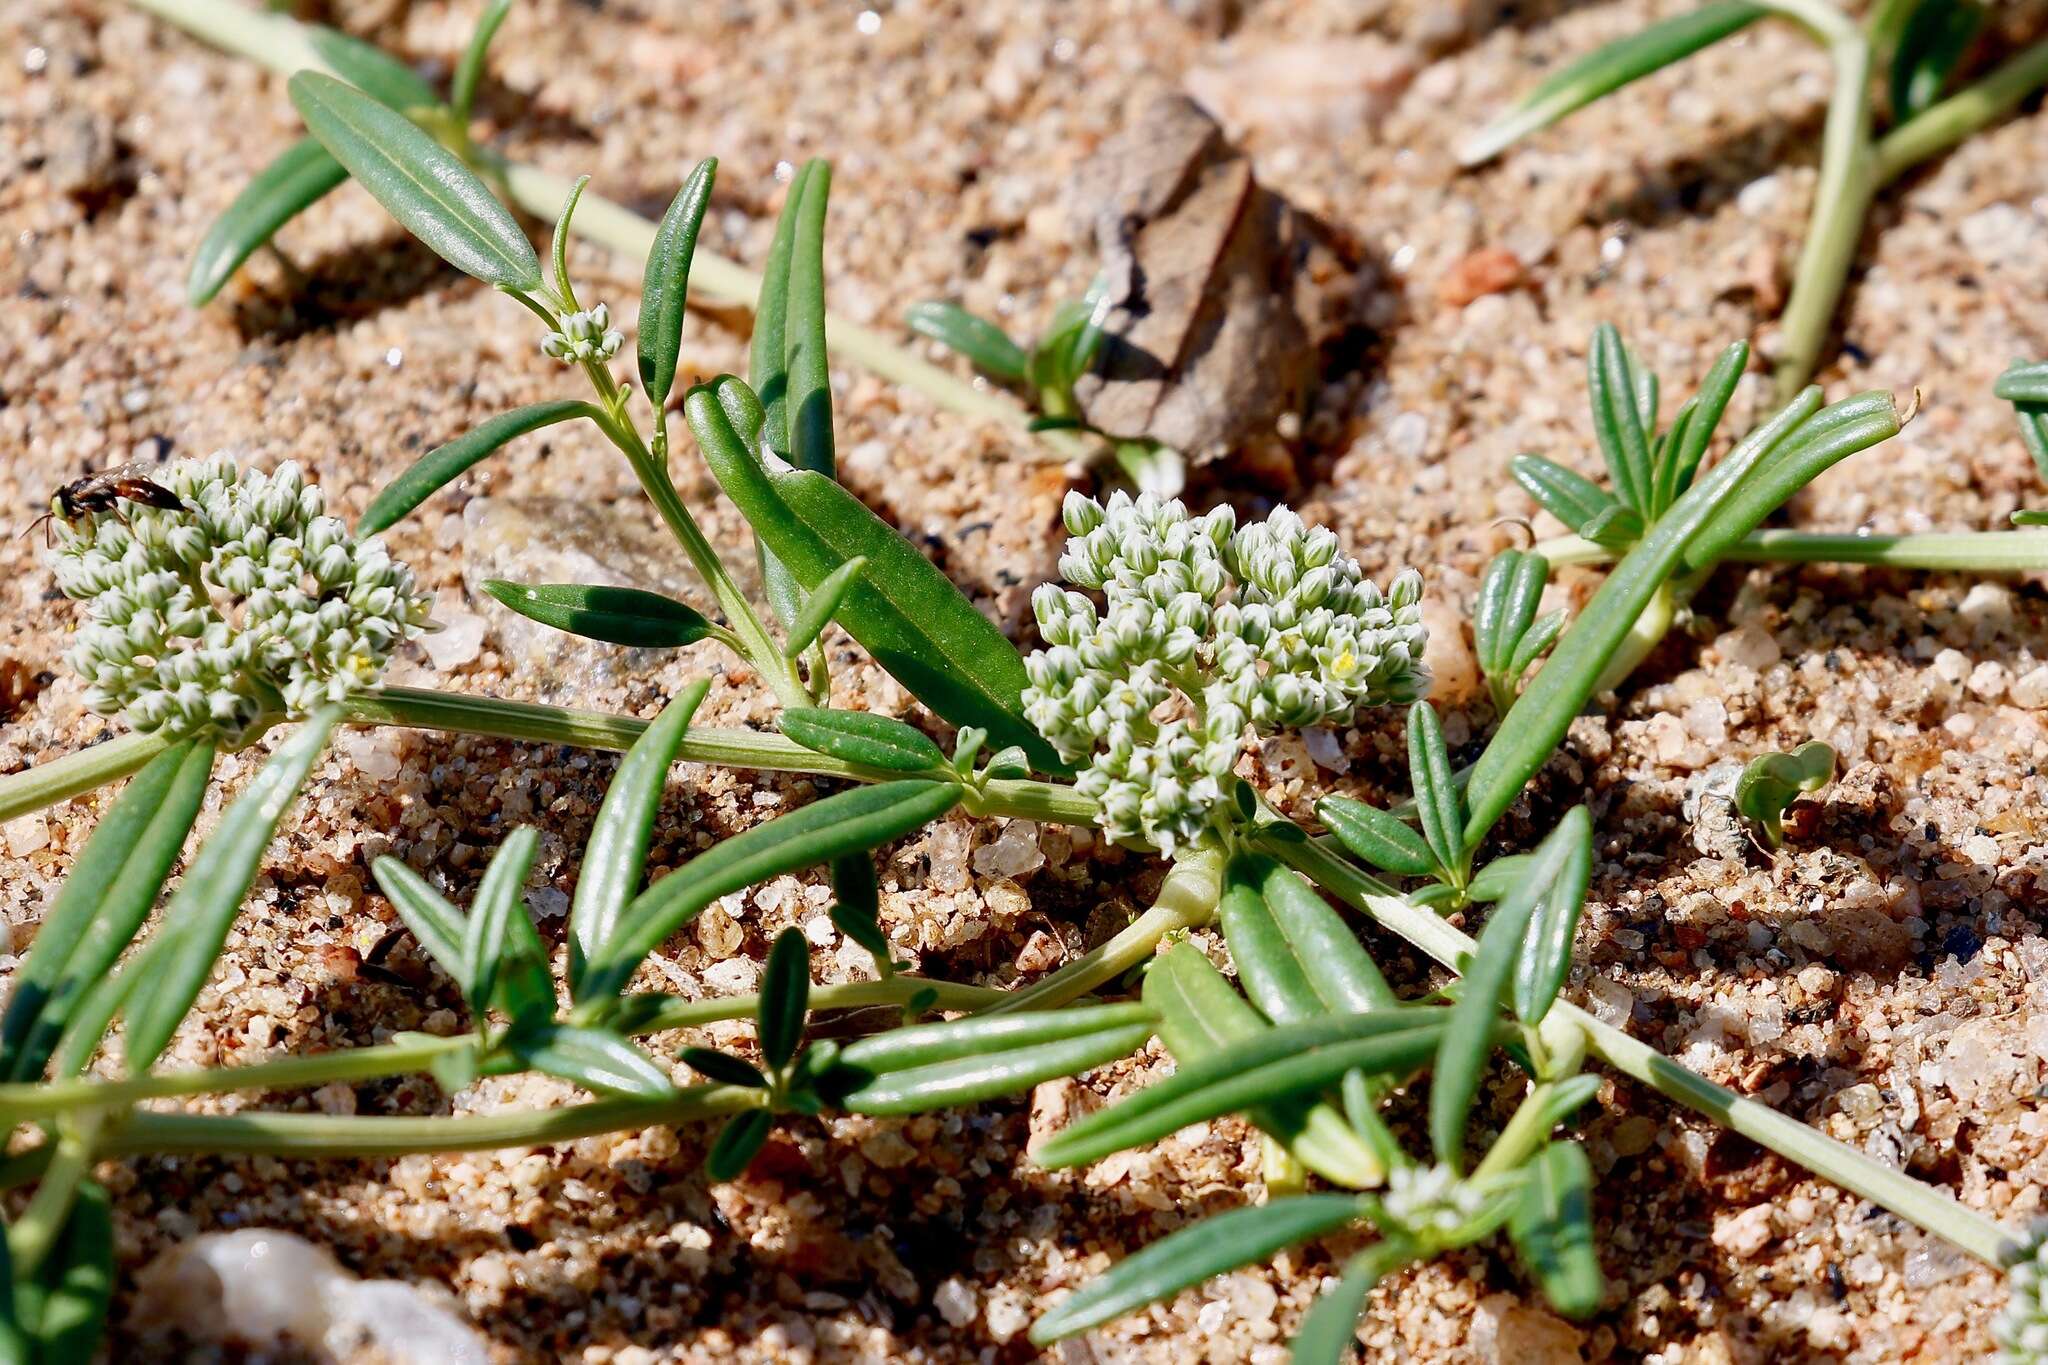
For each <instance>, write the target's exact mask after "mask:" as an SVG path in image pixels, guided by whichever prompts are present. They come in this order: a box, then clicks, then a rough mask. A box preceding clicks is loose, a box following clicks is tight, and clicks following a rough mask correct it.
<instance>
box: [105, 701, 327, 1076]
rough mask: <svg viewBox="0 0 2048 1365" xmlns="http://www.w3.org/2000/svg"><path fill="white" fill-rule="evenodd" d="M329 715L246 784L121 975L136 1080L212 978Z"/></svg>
mask: <svg viewBox="0 0 2048 1365" xmlns="http://www.w3.org/2000/svg"><path fill="white" fill-rule="evenodd" d="M336 714H337V713H336V711H335V710H334V708H332V707H324V708H322V709H321V710H320V711H318V712H316V713H315V714H314V715H313V716H311V717H310V718H308V719H307V720H306V721H305V722H304V723H303V724H302V725H300V726H299V728H298V729H297V730H296V731H295V732H294V733H293V734H292V735H291V737H290V738H288V739H286V740H285V742H284V743H283V744H281V745H279V746H278V748H277V752H276V753H274V754H272V755H271V756H270V761H269V762H267V763H265V764H264V765H263V767H262V769H261V770H260V771H259V772H258V773H257V774H256V776H255V777H253V778H251V779H250V780H249V785H248V786H247V787H245V788H243V790H242V794H241V795H240V796H238V797H236V798H235V802H234V804H233V805H232V806H229V807H228V809H227V811H226V812H225V813H224V814H223V815H222V816H221V818H220V824H219V825H218V826H216V827H215V828H214V831H213V834H212V836H211V837H209V838H208V839H207V840H206V842H205V843H204V844H202V845H200V848H199V852H198V853H197V854H195V855H194V856H193V859H192V864H191V866H190V867H188V868H187V869H186V871H185V879H184V880H183V881H182V882H180V883H179V884H178V889H177V891H176V892H175V893H174V894H173V895H172V896H171V901H170V904H169V905H167V906H166V907H165V908H164V920H163V927H162V928H160V929H159V930H158V931H157V933H156V937H155V938H153V939H152V940H150V944H149V947H148V948H146V949H144V950H143V954H142V956H141V957H139V958H137V959H136V960H135V962H134V963H133V964H132V965H130V967H129V968H128V970H127V972H125V973H123V975H124V976H129V977H131V978H132V980H133V982H134V984H133V986H131V988H130V990H131V994H130V995H129V997H128V1001H127V1005H126V1014H127V1020H128V1027H127V1035H126V1038H125V1039H124V1050H125V1052H126V1055H127V1059H128V1069H129V1071H130V1072H132V1073H134V1074H135V1075H138V1076H139V1075H141V1074H143V1073H144V1072H146V1071H148V1070H149V1069H150V1068H151V1067H152V1066H154V1065H156V1060H157V1058H158V1057H160V1056H162V1055H163V1050H164V1048H165V1046H166V1045H167V1044H169V1042H170V1041H171V1034H172V1033H174V1032H176V1031H177V1027H178V1021H179V1020H181V1019H183V1018H184V1017H185V1013H186V1011H188V1010H190V1009H191V1008H192V1002H193V1001H194V1000H195V999H197V998H198V996H199V991H200V988H201V987H202V986H204V985H205V984H206V979H207V977H209V976H210V975H212V974H213V964H214V962H215V961H216V960H217V959H218V958H219V957H220V951H221V948H222V946H223V945H224V944H226V942H227V937H228V930H229V928H230V927H231V926H232V925H233V924H234V922H235V915H236V913H237V912H238V911H239V910H240V909H241V906H242V897H243V896H245V895H247V894H248V892H249V883H251V882H253V881H255V880H256V870H257V868H258V867H259V866H261V864H262V862H263V851H264V850H265V849H267V848H268V847H270V840H271V837H272V836H273V835H274V834H276V832H277V822H278V819H279V818H280V817H281V816H283V814H284V811H285V807H286V806H288V805H290V804H291V801H292V798H293V797H294V796H296V795H297V794H298V790H299V786H300V784H302V783H303V782H304V781H305V780H306V774H307V773H308V772H310V771H311V770H312V767H313V764H314V763H315V762H316V761H317V760H318V759H319V757H320V755H321V753H322V752H323V751H324V750H325V749H326V747H327V736H328V734H329V732H331V731H332V730H333V729H334V721H335V717H336Z"/></svg>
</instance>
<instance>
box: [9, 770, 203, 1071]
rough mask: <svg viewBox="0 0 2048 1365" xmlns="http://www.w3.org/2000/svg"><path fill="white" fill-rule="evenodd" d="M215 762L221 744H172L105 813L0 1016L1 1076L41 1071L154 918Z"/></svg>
mask: <svg viewBox="0 0 2048 1365" xmlns="http://www.w3.org/2000/svg"><path fill="white" fill-rule="evenodd" d="M212 771H213V746H212V745H210V744H204V743H199V742H197V741H190V740H188V741H186V742H185V743H182V744H176V745H173V746H172V747H171V748H169V749H166V750H164V751H163V752H162V753H160V754H158V755H157V756H156V757H155V758H153V759H151V760H150V762H149V764H148V765H147V766H146V767H144V768H143V769H142V771H141V772H139V773H137V774H136V775H135V776H134V777H133V778H132V779H131V780H130V781H129V783H128V786H127V789H126V790H124V791H123V792H122V793H121V796H120V798H119V799H118V800H117V801H115V802H114V804H113V806H112V807H111V808H110V809H109V810H108V811H107V813H106V814H105V815H104V816H102V817H101V818H100V821H99V824H98V825H97V826H96V827H95V828H94V830H93V832H92V838H91V839H89V840H87V841H86V845H85V851H84V852H83V853H81V854H79V855H78V859H77V861H76V862H74V863H73V864H72V867H71V873H70V875H69V876H68V877H66V878H65V879H64V887H63V889H62V890H61V891H59V892H58V893H57V900H56V903H55V904H53V905H52V906H51V907H50V908H49V910H48V911H47V912H46V913H45V914H44V916H43V923H42V927H41V928H40V929H39V930H37V932H36V939H35V945H34V948H33V949H32V950H31V951H30V953H29V955H28V960H27V961H26V962H25V963H24V964H23V965H22V967H21V970H20V971H19V972H18V973H16V975H15V978H14V990H13V992H12V993H11V994H10V995H9V996H8V998H7V1012H6V1014H5V1016H4V1017H0V1077H4V1078H5V1079H7V1080H10V1081H32V1080H36V1079H38V1078H40V1077H41V1076H42V1074H43V1068H44V1066H45V1064H46V1063H48V1061H49V1060H50V1054H51V1052H52V1050H53V1049H54V1048H55V1047H56V1046H57V1041H58V1039H60V1038H61V1037H63V1034H64V1030H65V1027H66V1026H67V1025H68V1024H69V1023H70V1022H71V1019H72V1017H73V1015H74V1014H75V1013H76V1012H77V1008H78V1005H79V1002H80V1001H81V1000H83V999H84V998H85V996H86V994H87V993H88V992H90V991H91V990H92V988H93V987H94V986H96V985H97V984H98V983H99V982H100V981H101V980H102V979H103V978H104V977H105V976H106V974H107V973H108V972H109V971H111V970H112V969H113V966H114V963H115V962H116V961H117V960H118V959H119V958H120V956H121V953H122V951H123V950H124V949H125V948H127V946H128V945H129V943H131V942H132V941H133V940H134V938H135V935H136V934H137V933H138V932H139V931H140V930H141V928H142V924H143V921H144V920H146V919H148V918H149V911H150V907H151V906H153V905H155V904H156V900H157V896H158V895H159V894H160V893H161V892H162V890H163V885H164V880H165V879H166V878H167V877H168V876H169V875H170V871H171V866H172V864H173V863H175V862H176V861H177V858H178V852H179V850H180V849H182V848H183V847H184V846H185V838H186V836H187V835H188V834H189V833H191V830H192V822H193V820H194V819H196V818H197V817H198V815H199V805H200V802H201V801H202V800H204V799H205V796H206V783H207V779H208V778H209V777H210V776H211V774H212Z"/></svg>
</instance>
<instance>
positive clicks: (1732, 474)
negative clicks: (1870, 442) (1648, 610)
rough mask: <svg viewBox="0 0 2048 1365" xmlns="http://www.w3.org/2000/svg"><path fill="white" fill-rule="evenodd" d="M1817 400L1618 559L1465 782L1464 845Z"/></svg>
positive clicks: (1545, 755) (1503, 803)
mask: <svg viewBox="0 0 2048 1365" xmlns="http://www.w3.org/2000/svg"><path fill="white" fill-rule="evenodd" d="M1819 403H1820V391H1819V390H1818V389H1817V388H1814V389H1809V390H1807V392H1806V393H1805V394H1802V395H1801V396H1800V397H1799V398H1798V399H1796V400H1794V402H1793V403H1791V404H1790V405H1789V406H1788V407H1787V408H1786V409H1785V410H1784V411H1783V412H1781V413H1780V414H1778V416H1777V417H1775V418H1773V419H1772V420H1771V421H1770V422H1767V423H1765V424H1764V425H1763V426H1762V427H1760V428H1758V429H1757V430H1756V431H1755V432H1753V433H1751V434H1750V435H1749V436H1748V437H1745V438H1744V439H1743V440H1742V441H1741V442H1740V443H1739V444H1738V445H1737V446H1736V447H1735V449H1734V450H1732V451H1730V452H1729V454H1728V456H1727V457H1726V458H1725V459H1723V460H1721V461H1720V462H1719V463H1718V464H1716V465H1715V466H1714V468H1713V469H1712V470H1711V471H1710V472H1709V473H1708V474H1707V476H1706V477H1705V478H1704V479H1701V480H1699V481H1698V482H1697V483H1695V484H1694V485H1693V486H1692V487H1691V488H1690V489H1688V490H1687V491H1686V492H1685V494H1684V496H1682V497H1680V498H1679V499H1678V501H1677V502H1675V503H1673V504H1672V506H1671V510H1670V511H1668V512H1666V513H1665V514H1664V515H1663V516H1662V517H1659V518H1658V519H1657V524H1656V525H1655V526H1654V527H1651V528H1650V530H1649V531H1648V533H1647V534H1646V535H1645V536H1644V537H1643V539H1642V540H1641V541H1640V542H1639V543H1638V544H1637V545H1636V547H1635V548H1634V549H1633V550H1630V551H1629V552H1628V554H1626V555H1625V556H1623V557H1622V559H1621V561H1620V562H1619V563H1617V564H1616V565H1615V566H1614V569H1613V571H1612V572H1611V573H1609V574H1608V575H1607V579H1606V581H1605V582H1603V583H1602V584H1601V585H1600V588H1599V590H1598V591H1597V592H1595V593H1594V594H1593V599H1592V601H1590V602H1589V603H1587V604H1586V609H1585V610H1584V611H1582V612H1581V613H1579V617H1578V619H1577V620H1576V621H1574V622H1573V623H1572V626H1571V628H1570V629H1569V630H1567V631H1566V632H1565V633H1564V636H1563V638H1562V639H1560V640H1559V641H1558V643H1557V648H1556V649H1555V650H1553V651H1552V652H1551V656H1550V661H1549V662H1548V663H1546V664H1545V665H1544V666H1543V668H1542V670H1541V671H1540V672H1538V673H1537V674H1536V677H1535V680H1534V681H1533V682H1531V683H1530V684H1529V686H1528V688H1527V689H1525V690H1524V691H1523V693H1522V697H1521V700H1519V701H1517V702H1516V703H1515V723H1514V724H1513V725H1506V726H1502V727H1501V728H1500V729H1499V730H1498V731H1496V732H1495V734H1494V737H1493V740H1492V742H1491V743H1489V744H1488V745H1487V746H1486V751H1485V752H1484V753H1482V754H1480V756H1479V761H1478V762H1477V763H1476V764H1474V765H1473V767H1472V771H1471V778H1470V780H1469V781H1468V782H1467V783H1466V785H1465V805H1466V811H1467V815H1466V820H1465V847H1466V848H1468V849H1472V848H1477V847H1478V846H1479V843H1480V841H1481V840H1482V839H1484V838H1485V837H1486V832H1487V831H1488V830H1490V829H1492V828H1493V824H1494V821H1496V820H1498V819H1500V817H1501V816H1502V814H1504V813H1505V812H1506V810H1507V808H1508V806H1509V805H1510V804H1512V803H1513V801H1514V799H1515V796H1516V794H1517V793H1519V792H1520V791H1521V789H1522V784H1523V783H1524V782H1526V781H1528V780H1529V777H1530V775H1531V774H1533V773H1534V772H1535V771H1536V770H1537V769H1538V768H1539V767H1541V766H1542V765H1543V764H1544V763H1545V762H1547V761H1548V760H1549V758H1550V756H1551V754H1553V753H1554V752H1556V750H1557V746H1558V743H1559V742H1560V741H1561V740H1563V738H1564V735H1565V731H1566V730H1567V729H1569V728H1570V726H1571V722H1572V718H1573V717H1574V716H1576V715H1578V714H1579V710H1580V708H1581V707H1583V706H1584V705H1585V704H1586V700H1587V698H1589V697H1590V696H1592V694H1593V688H1594V686H1595V684H1596V683H1598V681H1599V679H1600V675H1601V673H1602V672H1603V671H1604V670H1605V669H1606V667H1607V661H1608V660H1609V659H1610V658H1612V657H1613V655H1614V652H1615V650H1616V649H1618V648H1619V647H1620V645H1621V642H1622V641H1623V640H1624V639H1626V638H1627V637H1628V633H1629V631H1630V629H1631V628H1633V627H1634V625H1635V623H1636V618H1637V617H1639V616H1641V615H1642V612H1643V609H1644V608H1645V607H1646V606H1648V605H1649V603H1650V599H1651V598H1652V597H1654V596H1655V595H1656V593H1657V590H1658V589H1659V588H1661V587H1662V586H1663V585H1664V583H1665V582H1666V580H1668V579H1669V578H1670V577H1671V574H1672V572H1673V570H1674V569H1676V567H1677V566H1678V564H1679V562H1680V560H1681V558H1682V557H1683V556H1684V554H1685V552H1686V547H1687V545H1688V543H1689V542H1690V541H1691V540H1692V538H1693V537H1694V536H1695V535H1697V534H1698V532H1699V530H1700V527H1701V526H1703V525H1704V524H1705V523H1706V522H1707V520H1708V518H1709V517H1710V516H1712V515H1713V513H1714V511H1715V509H1716V508H1718V507H1719V506H1720V505H1721V504H1722V503H1723V502H1725V501H1726V500H1727V498H1728V497H1729V495H1730V493H1731V491H1732V490H1733V489H1734V488H1735V486H1736V485H1737V484H1738V483H1739V482H1740V481H1741V480H1742V479H1743V478H1745V477H1746V476H1747V475H1748V474H1750V473H1751V472H1752V471H1754V470H1755V468H1756V466H1757V464H1758V462H1759V461H1761V460H1762V459H1763V458H1764V457H1765V456H1766V455H1768V454H1769V453H1770V451H1771V450H1772V449H1773V448H1774V447H1775V446H1777V445H1778V443H1780V442H1781V441H1783V440H1784V439H1785V437H1786V436H1787V435H1788V434H1789V433H1790V431H1791V430H1792V428H1793V427H1794V426H1796V425H1797V424H1798V423H1799V422H1800V421H1802V420H1804V419H1805V418H1806V417H1807V416H1808V415H1810V414H1811V413H1812V412H1813V411H1814V409H1815V407H1817V406H1818V405H1819Z"/></svg>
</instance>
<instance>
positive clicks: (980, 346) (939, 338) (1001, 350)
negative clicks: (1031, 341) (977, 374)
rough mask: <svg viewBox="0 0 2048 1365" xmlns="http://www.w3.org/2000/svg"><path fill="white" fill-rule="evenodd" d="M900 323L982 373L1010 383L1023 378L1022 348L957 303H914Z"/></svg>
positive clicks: (992, 324)
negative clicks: (966, 361)
mask: <svg viewBox="0 0 2048 1365" xmlns="http://www.w3.org/2000/svg"><path fill="white" fill-rule="evenodd" d="M903 320H904V322H905V323H906V324H908V325H909V327H910V330H911V331H913V332H916V333H917V334H918V335H919V336H926V337H930V338H931V339H932V340H933V341H936V342H938V343H939V344H940V345H942V346H949V347H951V348H952V349H953V350H956V351H958V352H959V353H960V354H961V355H964V356H966V357H967V358H968V360H970V361H972V362H973V363H974V367H975V368H976V369H978V370H980V371H981V372H982V373H983V374H986V375H989V376H990V377H992V378H995V379H1001V380H1004V381H1006V382H1008V383H1013V384H1014V383H1016V382H1018V381H1019V380H1021V379H1023V378H1024V366H1025V355H1024V348H1023V347H1021V346H1019V345H1018V344H1017V343H1016V342H1015V341H1012V340H1011V339H1010V334H1009V333H1008V332H1005V331H1004V330H1003V329H1002V328H1000V327H998V326H996V325H995V324H994V323H993V322H990V321H989V320H988V319H986V318H982V317H976V316H975V315H974V314H973V313H970V312H968V311H967V310H966V309H965V308H962V307H961V306H960V305H959V304H957V303H943V302H940V301H939V300H936V299H934V300H931V301H930V302H926V303H919V304H913V305H912V306H911V309H910V311H909V312H908V313H906V314H904V318H903Z"/></svg>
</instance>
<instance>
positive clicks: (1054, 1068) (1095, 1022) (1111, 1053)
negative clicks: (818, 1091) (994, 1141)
mask: <svg viewBox="0 0 2048 1365" xmlns="http://www.w3.org/2000/svg"><path fill="white" fill-rule="evenodd" d="M1132 1008H1133V1007H1131V1006H1122V1005H1109V1006H1099V1007H1095V1008H1094V1009H1089V1010H1085V1011H1062V1012H1061V1013H1067V1014H1097V1013H1099V1012H1103V1011H1108V1010H1126V1011H1128V1010H1131V1009H1132ZM1047 1020H1053V1021H1057V1022H1056V1023H1054V1024H1052V1025H1050V1026H1047V1027H1045V1028H1043V1029H1040V1030H1021V1029H1020V1030H1015V1031H1013V1032H1008V1033H996V1032H991V1033H988V1034H986V1035H979V1034H976V1033H974V1032H972V1031H968V1030H962V1031H961V1032H959V1033H956V1034H950V1035H947V1036H945V1037H928V1036H920V1037H918V1038H914V1039H912V1040H910V1041H909V1042H908V1043H907V1044H904V1045H902V1046H901V1048H900V1050H899V1052H898V1053H897V1054H896V1055H898V1056H903V1055H922V1056H930V1057H931V1058H932V1060H927V1061H923V1062H920V1063H918V1064H916V1065H903V1064H887V1065H885V1064H884V1063H883V1062H881V1061H878V1060H877V1059H876V1056H875V1055H874V1054H869V1055H867V1056H865V1057H859V1058H857V1059H856V1060H855V1061H854V1062H852V1063H848V1062H846V1060H845V1054H844V1051H843V1050H842V1053H841V1058H840V1061H839V1063H838V1065H837V1067H836V1069H835V1070H834V1072H833V1074H832V1075H831V1076H830V1077H829V1078H828V1082H829V1084H830V1085H831V1087H832V1089H833V1093H834V1094H835V1096H836V1097H837V1102H838V1103H839V1104H840V1105H841V1106H842V1107H844V1108H846V1109H848V1110H850V1111H851V1112H853V1113H856V1114H922V1113H928V1112H931V1111H933V1110H938V1109H953V1108H958V1107H959V1106H961V1105H966V1104H978V1103H980V1102H982V1101H983V1100H991V1099H997V1098H999V1097H1001V1096H1004V1095H1016V1094H1021V1093H1023V1092H1024V1091H1027V1090H1029V1089H1031V1088H1032V1087H1033V1086H1035V1085H1038V1084H1040V1083H1041V1082H1044V1081H1049V1080H1053V1079H1056V1078H1057V1077H1060V1076H1078V1075H1080V1074H1081V1073H1082V1072H1084V1071H1092V1070H1094V1069H1095V1068H1096V1067H1098V1066H1105V1065H1107V1064H1108V1063H1110V1062H1113V1061H1116V1060H1117V1059H1118V1058H1121V1057H1128V1056H1130V1055H1131V1053H1133V1052H1135V1051H1136V1050H1137V1049H1139V1048H1141V1047H1143V1046H1144V1045H1145V1040H1146V1039H1147V1038H1150V1037H1151V1036H1152V1027H1153V1022H1152V1016H1151V1014H1150V1012H1149V1011H1146V1010H1143V1009H1138V1010H1137V1011H1136V1017H1135V1019H1134V1020H1133V1021H1132V1022H1126V1023H1114V1022H1104V1021H1102V1020H1100V1019H1083V1020H1071V1021H1070V1020H1061V1019H1060V1017H1059V1015H1058V1014H1052V1015H1046V1016H1042V1017H1041V1016H1036V1015H1030V1014H1014V1015H995V1016H984V1017H980V1018H974V1019H963V1020H957V1021H955V1022H954V1023H952V1024H920V1025H915V1026H913V1027H911V1028H908V1029H898V1030H896V1031H895V1032H896V1033H912V1034H919V1035H923V1034H924V1033H925V1031H926V1030H928V1029H953V1028H955V1027H956V1025H976V1024H983V1023H988V1024H996V1023H1002V1024H1024V1023H1034V1024H1038V1023H1044V1022H1045V1021H1047ZM892 1036H893V1034H884V1035H881V1037H883V1038H889V1037H892ZM963 1040H972V1042H973V1046H972V1047H969V1046H967V1045H965V1042H964V1041H963ZM862 1041H863V1042H865V1041H868V1040H865V1039H864V1040H862ZM851 1046H852V1047H859V1046H860V1044H859V1043H855V1044H852V1045H851Z"/></svg>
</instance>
